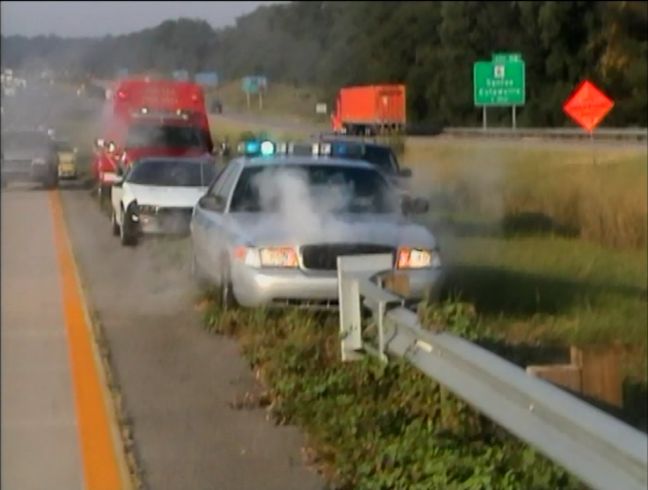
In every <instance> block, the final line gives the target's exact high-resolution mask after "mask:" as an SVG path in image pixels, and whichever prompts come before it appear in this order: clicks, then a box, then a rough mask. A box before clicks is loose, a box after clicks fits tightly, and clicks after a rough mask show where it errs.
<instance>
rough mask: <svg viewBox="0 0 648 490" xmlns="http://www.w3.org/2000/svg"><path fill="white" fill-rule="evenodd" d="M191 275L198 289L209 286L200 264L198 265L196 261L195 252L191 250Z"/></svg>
mask: <svg viewBox="0 0 648 490" xmlns="http://www.w3.org/2000/svg"><path fill="white" fill-rule="evenodd" d="M191 277H192V278H193V280H194V281H195V283H196V285H197V286H198V288H199V289H207V288H208V287H209V283H208V281H207V278H206V277H205V275H204V274H203V272H202V271H201V270H200V266H199V265H198V261H197V260H196V254H195V253H194V251H193V250H192V251H191Z"/></svg>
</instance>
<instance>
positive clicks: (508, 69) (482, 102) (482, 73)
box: [473, 53, 525, 107]
mask: <svg viewBox="0 0 648 490" xmlns="http://www.w3.org/2000/svg"><path fill="white" fill-rule="evenodd" d="M473 90H474V92H473V95H474V101H475V105H476V106H504V107H506V106H517V105H524V102H525V80H524V61H523V60H522V57H521V56H520V55H519V54H517V53H510V54H509V53H497V54H494V55H493V59H492V60H491V61H477V62H476V63H475V64H474V66H473Z"/></svg>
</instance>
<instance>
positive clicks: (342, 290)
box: [337, 254, 393, 361]
mask: <svg viewBox="0 0 648 490" xmlns="http://www.w3.org/2000/svg"><path fill="white" fill-rule="evenodd" d="M392 266H393V257H392V256H391V254H371V255H354V256H344V257H338V258H337V270H338V300H339V310H340V343H341V353H342V361H353V360H357V359H359V358H360V357H361V354H360V353H359V352H358V351H360V350H361V349H362V311H361V304H362V303H361V300H360V290H359V286H358V281H359V280H366V279H368V278H370V277H371V276H373V275H375V274H376V273H378V272H381V271H384V270H388V269H391V268H392Z"/></svg>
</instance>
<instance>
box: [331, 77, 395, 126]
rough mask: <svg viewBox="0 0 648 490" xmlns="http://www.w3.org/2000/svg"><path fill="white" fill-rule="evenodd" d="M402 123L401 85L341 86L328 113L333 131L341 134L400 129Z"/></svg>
mask: <svg viewBox="0 0 648 490" xmlns="http://www.w3.org/2000/svg"><path fill="white" fill-rule="evenodd" d="M405 123H406V90H405V85H402V84H391V85H364V86H355V87H344V88H342V89H340V92H339V94H338V97H337V101H336V105H335V112H334V113H333V114H332V115H331V124H332V126H333V131H334V132H336V133H343V134H364V135H371V134H382V133H394V132H401V131H403V130H404V129H405Z"/></svg>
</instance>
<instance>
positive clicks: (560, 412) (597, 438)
mask: <svg viewBox="0 0 648 490" xmlns="http://www.w3.org/2000/svg"><path fill="white" fill-rule="evenodd" d="M391 267H392V257H391V255H388V254H386V255H385V254H380V255H360V256H352V257H339V258H338V281H339V282H338V284H339V303H340V310H339V311H340V338H341V348H342V360H343V361H350V360H354V359H357V358H358V357H360V356H362V355H363V353H365V352H366V353H370V354H372V355H376V356H378V357H379V358H380V359H382V360H383V361H384V362H388V357H387V354H391V355H393V356H397V357H401V358H404V359H406V360H407V361H409V362H410V363H411V364H412V365H414V366H415V367H417V368H418V369H420V370H421V371H423V372H424V373H426V374H427V375H428V376H429V377H431V378H433V379H434V380H436V381H437V382H439V383H440V384H442V385H444V386H446V387H447V388H448V389H449V390H450V391H452V392H453V393H454V394H455V395H457V396H458V397H459V398H462V399H463V400H465V401H466V402H467V403H469V404H470V405H472V406H474V407H475V408H476V409H477V410H479V411H480V412H481V413H483V414H484V415H486V416H488V417H489V418H490V419H492V420H493V421H494V422H496V423H498V424H499V425H501V426H503V427H504V428H506V429H508V430H509V431H510V432H511V433H513V434H515V435H516V436H517V437H518V438H520V439H521V440H523V441H525V442H527V443H528V444H530V445H531V446H533V447H535V448H536V449H538V450H539V451H540V452H542V453H543V454H545V455H546V456H547V457H549V458H550V459H552V460H553V461H555V462H556V463H558V464H559V465H561V466H563V467H564V468H565V469H567V470H568V471H570V472H571V473H573V474H574V475H576V476H577V477H578V478H580V479H581V481H582V482H584V483H585V484H587V485H589V486H590V487H591V488H593V489H597V490H599V489H600V490H610V489H618V490H635V489H636V490H640V489H646V488H647V486H648V437H647V436H646V435H645V434H644V433H642V432H640V431H638V430H636V429H634V428H632V427H630V426H629V425H626V424H625V423H623V422H621V421H619V420H617V419H615V418H614V417H611V416H609V415H607V414H606V413H604V412H603V411H601V410H599V409H597V408H595V407H593V406H591V405H589V404H587V403H585V402H583V401H581V400H579V399H578V398H576V397H575V396H572V395H570V394H569V393H567V392H566V391H564V390H562V389H560V388H558V387H556V386H554V385H552V384H550V383H548V382H546V381H543V380H541V379H539V378H536V377H534V376H532V375H529V374H527V373H526V372H525V371H524V370H523V369H521V368H520V367H518V366H516V365H515V364H512V363H510V362H508V361H505V360H503V359H502V358H500V357H498V356H496V355H495V354H493V353H491V352H489V351H487V350H485V349H483V348H481V347H478V346H477V345H475V344H473V343H471V342H468V341H466V340H464V339H462V338H461V337H458V336H455V335H452V334H450V333H436V334H435V333H432V332H430V331H426V330H423V329H422V327H421V325H420V323H419V320H418V317H417V315H416V314H415V313H413V312H412V311H410V310H408V309H405V308H404V307H403V304H404V303H403V299H402V298H401V297H399V296H397V295H395V294H393V293H391V292H389V291H386V290H385V289H383V288H381V287H379V285H378V284H376V282H375V281H374V279H375V278H376V277H377V276H378V275H379V274H380V273H381V272H384V271H389V270H390V269H391ZM363 307H365V308H369V309H370V311H371V313H372V317H373V318H372V319H373V322H374V323H375V325H376V326H377V330H378V336H377V337H378V338H377V339H373V340H366V339H363V330H362V327H363V319H362V308H363Z"/></svg>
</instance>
